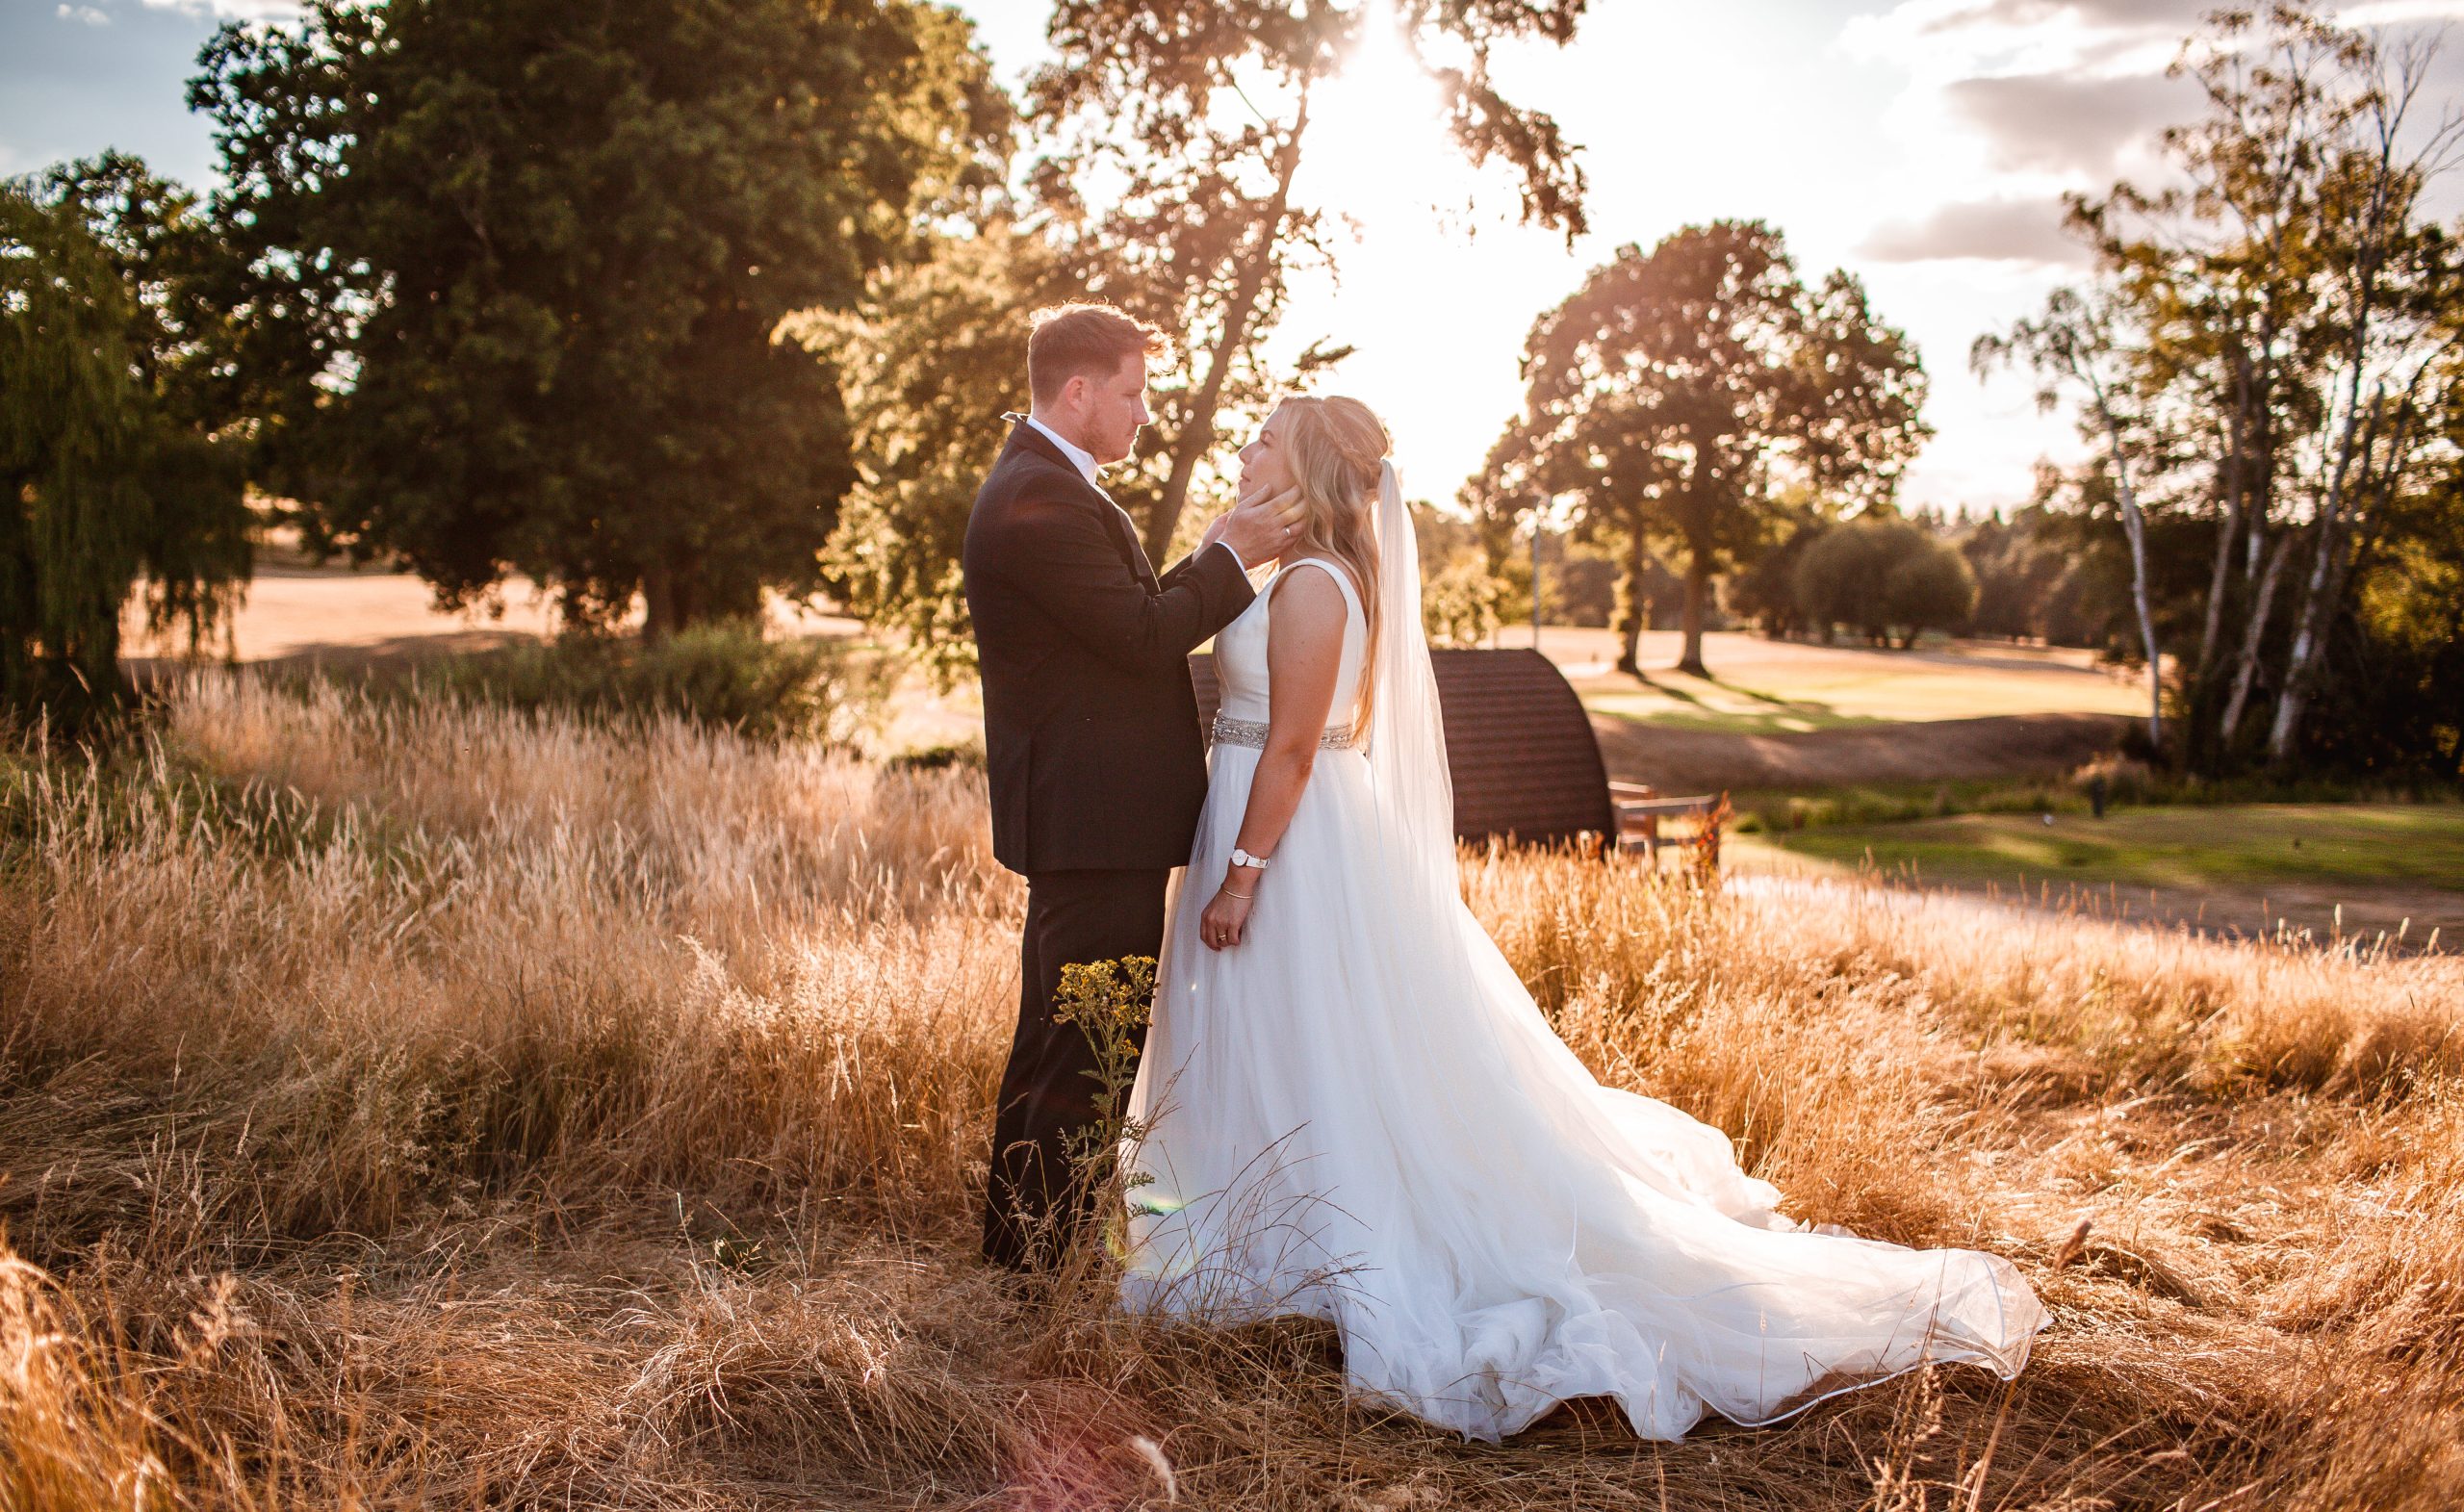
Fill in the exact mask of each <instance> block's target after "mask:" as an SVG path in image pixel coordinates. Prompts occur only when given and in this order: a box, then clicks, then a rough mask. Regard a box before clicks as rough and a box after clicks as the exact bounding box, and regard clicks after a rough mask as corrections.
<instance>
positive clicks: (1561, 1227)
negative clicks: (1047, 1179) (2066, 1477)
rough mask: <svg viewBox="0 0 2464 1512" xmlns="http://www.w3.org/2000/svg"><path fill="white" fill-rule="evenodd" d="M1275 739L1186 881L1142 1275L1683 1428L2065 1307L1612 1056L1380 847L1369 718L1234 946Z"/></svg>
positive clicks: (1167, 1294) (1422, 1413) (1324, 757)
mask: <svg viewBox="0 0 2464 1512" xmlns="http://www.w3.org/2000/svg"><path fill="white" fill-rule="evenodd" d="M1258 756H1259V753H1258V752H1257V751H1256V750H1255V749H1254V748H1249V747H1244V746H1238V745H1229V744H1219V745H1218V746H1217V748H1216V751H1215V754H1214V756H1213V757H1212V767H1213V772H1214V780H1213V784H1212V787H1211V789H1210V795H1209V798H1208V801H1207V807H1206V810H1205V813H1204V815H1203V817H1202V818H1201V819H1200V821H1199V826H1198V833H1197V838H1196V842H1195V845H1194V847H1193V854H1192V857H1191V865H1190V870H1189V871H1188V872H1187V873H1186V874H1185V877H1184V883H1183V886H1182V888H1181V890H1180V892H1179V893H1178V895H1177V897H1176V898H1175V901H1174V906H1173V910H1172V921H1171V926H1170V929H1169V932H1168V935H1167V938H1166V943H1165V954H1164V957H1163V959H1162V964H1161V971H1160V976H1159V987H1158V991H1157V1002H1156V1011H1155V1021H1154V1025H1153V1027H1152V1029H1151V1030H1150V1031H1149V1035H1148V1040H1147V1046H1146V1052H1145V1055H1144V1057H1143V1059H1142V1062H1141V1064H1140V1067H1139V1074H1138V1082H1137V1086H1136V1088H1135V1089H1134V1091H1133V1093H1132V1096H1131V1102H1130V1114H1131V1115H1132V1117H1133V1118H1134V1119H1136V1120H1139V1122H1140V1123H1142V1124H1143V1125H1144V1127H1145V1134H1144V1138H1143V1139H1142V1140H1140V1141H1138V1142H1137V1143H1136V1144H1135V1145H1134V1146H1133V1147H1132V1149H1131V1150H1130V1152H1129V1159H1130V1168H1131V1171H1132V1173H1133V1176H1132V1179H1133V1182H1134V1183H1135V1185H1134V1186H1133V1188H1132V1190H1131V1192H1130V1206H1131V1215H1130V1219H1129V1227H1128V1240H1129V1243H1128V1251H1127V1267H1126V1273H1125V1276H1124V1280H1123V1302H1124V1304H1125V1305H1127V1306H1129V1307H1131V1308H1133V1309H1138V1310H1142V1311H1149V1312H1163V1313H1168V1314H1175V1315H1180V1316H1184V1317H1187V1318H1190V1319H1193V1320H1204V1321H1212V1322H1219V1323H1235V1322H1242V1321H1247V1320H1258V1319H1263V1318H1269V1317H1275V1316H1284V1315H1302V1316H1307V1317H1312V1318H1319V1319H1323V1320H1327V1321H1329V1322H1331V1323H1332V1324H1334V1325H1335V1327H1336V1329H1337V1330H1338V1332H1339V1333H1340V1335H1341V1338H1342V1342H1343V1347H1344V1363H1345V1370H1346V1372H1347V1376H1348V1378H1349V1382H1350V1385H1351V1387H1352V1389H1353V1390H1354V1391H1355V1392H1357V1393H1359V1394H1361V1395H1363V1396H1365V1397H1371V1398H1373V1399H1375V1400H1377V1401H1380V1402H1383V1403H1387V1404H1391V1405H1395V1406H1399V1407H1401V1408H1403V1409H1405V1410H1407V1411H1409V1412H1411V1413H1413V1414H1415V1415H1417V1416H1419V1417H1421V1418H1423V1419H1425V1420H1427V1421H1428V1422H1433V1423H1437V1424H1440V1425H1442V1426H1444V1427H1447V1428H1450V1429H1453V1430H1454V1431H1456V1432H1459V1433H1462V1434H1465V1435H1467V1436H1469V1437H1473V1438H1479V1439H1488V1440H1495V1439H1497V1438H1499V1437H1501V1436H1502V1435H1504V1434H1508V1433H1512V1432H1515V1431H1516V1430H1518V1429H1520V1428H1523V1427H1525V1426H1527V1425H1528V1424H1529V1423H1530V1422H1532V1421H1534V1420H1535V1419H1537V1418H1539V1417H1540V1416H1542V1415H1543V1414H1545V1413H1546V1412H1548V1411H1549V1410H1550V1409H1551V1408H1552V1407H1553V1406H1554V1405H1555V1404H1556V1403H1558V1402H1560V1401H1563V1400H1565V1399H1567V1398H1569V1397H1614V1398H1615V1399H1616V1400H1617V1401H1618V1402H1619V1403H1620V1404H1621V1405H1622V1407H1623V1408H1624V1410H1625V1413H1626V1415H1627V1417H1628V1418H1629V1419H1630V1421H1631V1422H1632V1423H1633V1426H1634V1429H1635V1431H1636V1432H1638V1433H1640V1434H1642V1435H1643V1436H1645V1437H1647V1438H1654V1439H1675V1438H1678V1437H1680V1436H1681V1435H1682V1434H1684V1432H1685V1431H1686V1430H1687V1429H1688V1428H1689V1427H1691V1426H1692V1425H1693V1424H1694V1423H1695V1422H1698V1421H1699V1420H1700V1419H1701V1418H1702V1417H1703V1415H1704V1414H1705V1413H1706V1412H1707V1411H1708V1412H1716V1413H1719V1414H1721V1415H1722V1416H1724V1417H1727V1418H1730V1419H1732V1420H1734V1421H1735V1422H1741V1423H1761V1422H1772V1421H1774V1420H1776V1419H1779V1418H1782V1417H1785V1416H1787V1415H1788V1414H1789V1413H1792V1412H1795V1411H1798V1410H1801V1409H1802V1408H1804V1407H1806V1406H1808V1405H1810V1404H1811V1403H1812V1402H1814V1401H1818V1400H1820V1399H1822V1397H1825V1396H1828V1395H1832V1394H1834V1393H1835V1392H1837V1391H1842V1390H1848V1389H1851V1388H1853V1387H1856V1386H1860V1385H1867V1384H1871V1383H1873V1382H1875V1381H1877V1380H1881V1379H1883V1378H1886V1377H1887V1376H1890V1375H1894V1374H1897V1373H1899V1372H1902V1371H1909V1370H1912V1369H1914V1368H1916V1367H1918V1366H1920V1365H1923V1364H1926V1363H1928V1362H1932V1361H1954V1360H1966V1361H1974V1362H1976V1363H1978V1364H1981V1365H1984V1366H1986V1367H1988V1368H1989V1369H1991V1370H1993V1371H1997V1372H1998V1373H2000V1374H2002V1375H2004V1376H2010V1375H2014V1374H2015V1373H2017V1371H2019V1369H2020V1368H2021V1367H2022V1366H2023V1365H2024V1364H2025V1363H2026V1360H2027V1355H2028V1349H2029V1345H2030V1343H2031V1342H2032V1340H2033V1338H2034V1336H2035V1334H2036V1332H2037V1331H2038V1329H2040V1327H2042V1326H2043V1325H2044V1322H2045V1316H2044V1312H2043V1309H2042V1307H2041V1306H2040V1304H2039V1302H2038V1300H2037V1297H2036V1295H2035V1294H2034V1293H2033V1292H2032V1291H2031V1290H2030V1289H2029V1287H2028V1285H2027V1283H2026V1282H2025V1281H2024V1280H2022V1279H2021V1278H2020V1277H2019V1275H2018V1273H2017V1272H2016V1271H2015V1269H2013V1268H2012V1266H2011V1265H2010V1263H2009V1262H2008V1261H2006V1260H2003V1259H2001V1258H2000V1257H1997V1256H1993V1255H1989V1254H1983V1253H1978V1252H1975V1251H1970V1250H1915V1249H1908V1248H1903V1247H1901V1246H1898V1245H1894V1244H1886V1243H1875V1242H1872V1241H1867V1240H1861V1239H1858V1238H1855V1237H1853V1236H1850V1235H1847V1234H1844V1233H1841V1232H1838V1231H1836V1230H1832V1231H1828V1232H1819V1233H1818V1232H1813V1231H1810V1230H1808V1229H1806V1228H1804V1227H1802V1226H1800V1225H1798V1224H1796V1223H1794V1222H1792V1221H1791V1220H1789V1219H1787V1218H1785V1217H1781V1216H1779V1215H1778V1214H1776V1213H1775V1212H1774V1211H1773V1209H1774V1207H1775V1205H1776V1204H1777V1202H1778V1200H1779V1195H1780V1194H1779V1192H1777V1191H1776V1190H1774V1189H1773V1188H1772V1187H1771V1186H1770V1185H1769V1184H1768V1183H1765V1182H1762V1181H1758V1180H1756V1179H1755V1178H1753V1177H1751V1176H1748V1175H1747V1174H1746V1173H1745V1172H1744V1171H1743V1170H1742V1169H1740V1168H1739V1166H1738V1165H1737V1163H1736V1158H1735V1155H1734V1152H1733V1150H1732V1147H1731V1145H1730V1142H1729V1140H1728V1139H1727V1137H1726V1136H1724V1135H1723V1134H1721V1133H1720V1132H1719V1131H1718V1130H1716V1129H1713V1128H1710V1127H1709V1126H1707V1125H1706V1124H1703V1123H1701V1122H1699V1121H1697V1120H1696V1119H1694V1118H1692V1117H1689V1116H1687V1115H1685V1114H1683V1113H1681V1112H1679V1111H1678V1110H1677V1109H1674V1108H1672V1107H1669V1106H1668V1105H1667V1104H1665V1103H1661V1102H1657V1101H1655V1100H1653V1099H1651V1098H1647V1097H1642V1096H1638V1095H1635V1094H1634V1093H1631V1092H1626V1091H1619V1090H1616V1089H1610V1088H1604V1087H1602V1086H1601V1085H1600V1084H1599V1083H1598V1082H1596V1081H1595V1080H1594V1079H1593V1078H1592V1076H1591V1075H1590V1073H1589V1072H1588V1071H1587V1070H1586V1069H1585V1068H1584V1067H1583V1065H1582V1064H1581V1063H1580V1062H1579V1061H1578V1060H1577V1059H1576V1057H1575V1056H1574V1054H1573V1052H1571V1051H1570V1050H1568V1049H1567V1048H1566V1046H1565V1044H1564V1043H1563V1041H1561V1040H1559V1039H1558V1038H1557V1037H1556V1035H1555V1034H1554V1033H1553V1031H1552V1030H1551V1029H1550V1028H1549V1025H1548V1023H1547V1021H1546V1019H1545V1018H1544V1017H1543V1016H1542V1015H1541V1013H1540V1011H1539V1009H1538V1007H1537V1006H1536V1005H1535V1004H1534V1003H1533V1002H1532V1000H1531V997H1530V995H1529V993H1527V991H1526V990H1525V989H1524V987H1523V985H1522V983H1521V981H1520V980H1518V979H1517V978H1516V976H1515V975H1514V972H1513V970H1512V968H1511V967H1509V966H1508V965H1507V963H1506V961H1505V959H1504V958H1503V957H1502V956H1501V954H1500V953H1499V952H1498V949H1497V947H1496V945H1495V943H1494V942H1493V941H1492V940H1490V938H1489V937H1488V935H1487V932H1486V931H1484V930H1482V929H1481V928H1480V926H1479V923H1478V921H1477V920H1476V919H1475V918H1474V917H1473V916H1472V913H1471V911H1470V910H1468V909H1467V908H1465V907H1464V906H1463V904H1462V902H1461V900H1460V898H1459V897H1454V896H1448V897H1445V898H1443V899H1439V898H1419V899H1414V898H1412V897H1410V896H1409V895H1408V894H1407V893H1399V892H1398V890H1397V889H1396V888H1395V887H1393V886H1392V885H1391V882H1392V879H1391V878H1386V877H1381V876H1379V875H1377V872H1376V868H1375V867H1374V866H1373V864H1372V863H1371V862H1370V861H1369V858H1370V857H1372V856H1373V855H1374V853H1375V847H1374V846H1373V845H1370V844H1368V843H1365V841H1364V836H1365V834H1366V833H1367V830H1366V828H1365V827H1367V826H1370V825H1372V824H1373V822H1374V820H1373V795H1372V792H1371V789H1370V783H1369V768H1368V763H1367V762H1366V760H1365V759H1364V758H1363V757H1362V756H1360V755H1359V754H1358V753H1357V752H1352V751H1327V752H1322V753H1321V755H1320V757H1319V760H1318V762H1317V766H1316V769H1315V770H1314V772H1313V773H1312V775H1311V777H1310V780H1309V782H1308V785H1307V787H1306V788H1305V789H1304V791H1303V794H1302V797H1301V800H1300V805H1299V807H1298V809H1297V811H1296V814H1295V815H1294V818H1293V821H1292V824H1291V826H1290V828H1289V829H1288V830H1287V831H1286V833H1285V834H1284V836H1283V838H1282V840H1281V842H1280V843H1279V844H1278V845H1277V847H1276V850H1275V854H1274V861H1273V865H1272V867H1271V868H1270V871H1269V872H1268V873H1267V874H1266V875H1265V876H1264V877H1263V878H1262V879H1261V880H1260V883H1259V886H1258V899H1257V903H1256V905H1255V907H1254V909H1253V910H1252V912H1251V915H1250V919H1249V925H1248V931H1247V937H1246V939H1245V942H1244V943H1243V944H1241V945H1239V946H1237V947H1234V948H1232V949H1229V950H1224V951H1211V950H1209V949H1207V948H1206V947H1205V946H1204V945H1203V944H1201V943H1200V942H1199V940H1198V937H1197V925H1198V915H1199V912H1200V911H1201V910H1203V909H1204V908H1205V906H1206V903H1207V901H1208V899H1210V898H1211V897H1213V896H1214V893H1215V889H1216V887H1217V885H1218V884H1219V880H1220V878H1221V877H1222V875H1223V867H1224V863H1225V861H1226V859H1228V857H1229V856H1230V853H1231V849H1232V844H1233V840H1234V837H1235V835H1236V833H1237V832H1238V830H1239V828H1240V824H1241V819H1242V814H1243V810H1244V808H1245V806H1246V804H1247V801H1248V791H1249V780H1250V778H1251V776H1252V775H1253V774H1254V772H1255V770H1256V765H1257V760H1258Z"/></svg>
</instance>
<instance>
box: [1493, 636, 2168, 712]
mask: <svg viewBox="0 0 2464 1512" xmlns="http://www.w3.org/2000/svg"><path fill="white" fill-rule="evenodd" d="M1530 640H1531V635H1530V630H1529V628H1520V629H1517V630H1514V631H1510V632H1506V633H1504V634H1501V637H1500V644H1501V645H1505V646H1528V645H1529V644H1530ZM1679 646H1680V639H1679V637H1678V636H1677V635H1676V634H1675V633H1674V632H1672V631H1654V632H1652V633H1649V634H1646V635H1645V636H1644V637H1643V642H1642V647H1641V661H1642V664H1643V668H1644V677H1643V678H1642V679H1636V678H1634V677H1632V676H1630V675H1629V674H1626V673H1621V672H1618V671H1616V670H1614V663H1615V658H1616V654H1617V651H1616V640H1615V637H1614V636H1613V635H1612V634H1611V633H1610V632H1609V631H1606V630H1591V629H1575V628H1551V629H1547V630H1544V631H1543V632H1542V635H1541V649H1542V650H1543V651H1544V652H1545V653H1547V654H1548V655H1549V657H1550V659H1552V660H1553V661H1555V662H1556V663H1557V664H1558V666H1559V668H1560V669H1561V670H1563V671H1564V672H1565V673H1566V675H1567V677H1568V679H1570V680H1571V681H1573V682H1574V684H1575V687H1576V689H1577V691H1578V692H1579V693H1581V695H1582V698H1583V703H1584V705H1586V706H1587V707H1589V708H1590V709H1591V710H1592V712H1594V713H1595V714H1601V715H1606V716H1610V717H1613V718H1616V719H1620V720H1626V721H1631V722H1634V723H1638V724H1643V725H1647V726H1652V727H1655V728H1659V729H1666V730H1693V731H1706V732H1714V733H1726V734H1739V735H1790V734H1809V733H1812V732H1814V731H1816V730H1840V729H1849V728H1855V727H1859V726H1867V725H1878V724H1901V723H1909V722H1915V721H1929V720H1943V719H1980V718H1989V717H1995V716H2001V715H2013V714H2118V715H2129V714H2135V713H2138V712H2140V711H2141V710H2143V708H2144V707H2145V706H2146V705H2145V690H2144V685H2143V683H2141V682H2139V681H2138V680H2136V679H2133V678H2130V677H2128V676H2126V675H2123V674H2120V673H2117V672H2116V671H2114V670H2111V669H2107V668H2102V667H2099V666H2097V665H2096V664H2095V662H2094V659H2093V657H2092V654H2091V653H2087V652H2084V651H2071V650H2066V649H2061V648H2051V649H2048V648H2041V647H2023V646H2010V645H2005V644H2003V643H2000V642H1984V641H1929V642H1927V643H1926V644H1924V645H1922V646H1920V647H1919V648H1917V649H1916V650H1913V651H1904V652H1903V651H1875V650H1871V649H1869V648H1866V647H1862V646H1849V645H1838V646H1822V645H1817V644H1813V643H1809V642H1803V641H1775V640H1767V639H1765V638H1763V637H1761V636H1759V635H1749V634H1745V633H1741V632H1737V631H1715V632H1713V633H1711V634H1709V635H1707V636H1705V637H1704V646H1703V655H1704V660H1705V662H1706V664H1707V666H1708V667H1709V668H1710V671H1711V676H1710V677H1708V678H1697V677H1693V676H1691V675H1689V674H1685V673H1681V672H1674V671H1671V670H1669V668H1670V667H1671V665H1672V664H1673V663H1674V662H1675V661H1676V660H1677V653H1678V650H1679Z"/></svg>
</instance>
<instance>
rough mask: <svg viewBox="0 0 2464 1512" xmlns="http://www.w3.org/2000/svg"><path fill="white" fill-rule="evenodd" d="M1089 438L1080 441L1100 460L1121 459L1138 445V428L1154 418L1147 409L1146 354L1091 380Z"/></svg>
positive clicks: (1088, 411) (1087, 423)
mask: <svg viewBox="0 0 2464 1512" xmlns="http://www.w3.org/2000/svg"><path fill="white" fill-rule="evenodd" d="M1086 383H1087V416H1086V439H1085V440H1084V441H1081V442H1080V443H1079V445H1081V446H1083V447H1085V448H1087V449H1088V450H1089V451H1091V452H1093V453H1094V457H1095V460H1096V461H1098V462H1104V463H1111V462H1118V461H1119V460H1121V459H1122V458H1123V457H1126V456H1128V455H1129V453H1130V451H1131V449H1132V448H1135V447H1136V446H1137V445H1138V428H1139V427H1140V426H1141V425H1143V424H1145V423H1147V422H1148V421H1150V420H1152V419H1154V417H1153V416H1152V415H1149V414H1148V413H1147V412H1146V358H1145V355H1144V354H1143V353H1141V354H1139V355H1137V356H1134V357H1131V358H1130V359H1128V360H1127V361H1126V362H1123V363H1122V364H1121V365H1120V366H1119V367H1118V368H1117V369H1116V370H1114V372H1112V373H1110V374H1109V375H1105V374H1095V375H1092V376H1090V377H1089V378H1088V379H1087V380H1086Z"/></svg>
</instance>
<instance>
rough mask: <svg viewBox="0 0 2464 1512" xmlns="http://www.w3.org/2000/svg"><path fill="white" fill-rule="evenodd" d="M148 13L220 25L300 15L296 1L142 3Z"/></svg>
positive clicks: (169, 0) (148, 0) (175, 0)
mask: <svg viewBox="0 0 2464 1512" xmlns="http://www.w3.org/2000/svg"><path fill="white" fill-rule="evenodd" d="M143 3H144V6H145V9H147V10H148V11H182V12H186V13H189V14H191V15H211V16H213V17H215V18H216V19H217V20H222V21H268V20H288V19H290V18H291V17H293V16H295V15H297V14H298V13H299V12H300V5H299V0H143Z"/></svg>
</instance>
